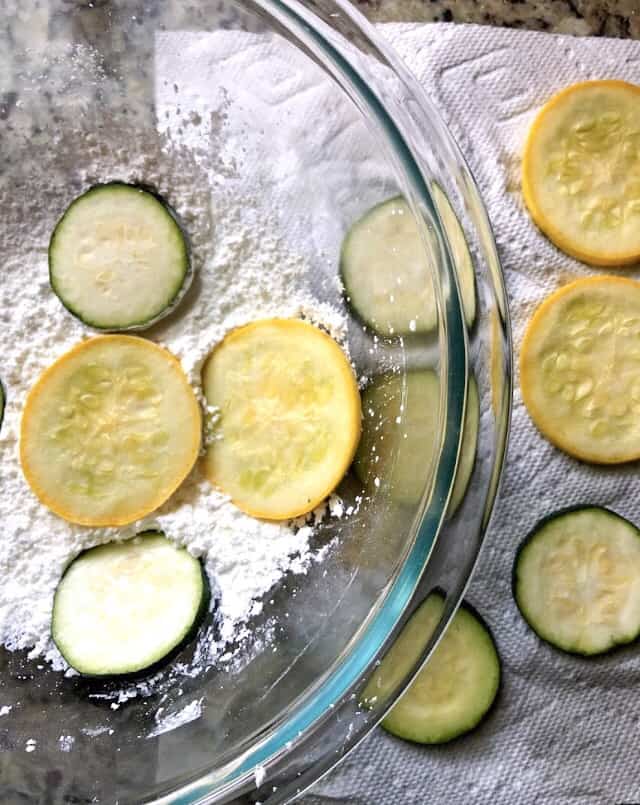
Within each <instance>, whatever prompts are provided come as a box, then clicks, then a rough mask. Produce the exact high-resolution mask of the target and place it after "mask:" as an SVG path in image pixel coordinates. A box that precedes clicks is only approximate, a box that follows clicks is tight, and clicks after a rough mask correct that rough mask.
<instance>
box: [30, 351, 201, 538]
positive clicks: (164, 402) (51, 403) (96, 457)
mask: <svg viewBox="0 0 640 805" xmlns="http://www.w3.org/2000/svg"><path fill="white" fill-rule="evenodd" d="M201 427H202V426H201V417H200V407H199V405H198V402H197V400H196V397H195V394H194V393H193V390H192V389H191V387H190V386H189V384H188V382H187V378H186V377H185V375H184V373H183V371H182V368H181V366H180V364H179V362H178V361H177V360H176V359H175V358H174V357H173V355H171V353H169V352H167V350H165V349H163V348H162V347H159V346H157V345H156V344H152V343H151V342H150V341H146V340H144V339H142V338H136V337H134V336H126V335H111V336H100V337H97V338H92V339H90V340H88V341H85V342H83V343H81V344H79V345H78V346H77V347H75V348H74V349H72V350H70V351H69V352H67V353H66V354H65V355H63V356H62V357H61V358H60V359H59V360H58V361H56V363H54V364H53V365H52V366H51V367H50V368H49V369H47V370H46V371H45V372H44V373H43V374H42V376H41V377H40V379H39V380H38V381H37V383H36V384H35V386H34V387H33V388H32V390H31V392H30V393H29V396H28V398H27V402H26V405H25V409H24V414H23V418H22V429H21V440H20V457H21V461H22V468H23V471H24V474H25V476H26V478H27V481H28V482H29V484H30V486H31V488H32V489H33V491H34V492H35V494H36V495H37V496H38V498H39V499H40V500H41V502H42V503H44V504H45V505H46V506H48V507H49V508H50V509H51V510H52V511H54V512H55V513H56V514H58V515H60V516H61V517H64V518H65V519H66V520H70V521H71V522H74V523H80V524H82V525H94V526H117V525H123V524H125V523H130V522H133V521H134V520H137V519H138V518H140V517H143V516H144V515H146V514H148V513H149V512H151V511H153V510H154V509H156V508H157V507H158V506H160V505H161V504H162V503H164V501H165V500H166V499H167V498H168V497H169V496H170V495H171V494H172V493H173V492H174V491H175V489H176V488H177V487H178V486H179V485H180V484H181V483H182V481H183V480H184V479H185V477H186V476H187V474H188V473H189V471H190V470H191V468H192V467H193V465H194V463H195V461H196V458H197V456H198V451H199V448H200V442H201Z"/></svg>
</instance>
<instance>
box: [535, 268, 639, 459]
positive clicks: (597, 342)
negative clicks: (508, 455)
mask: <svg viewBox="0 0 640 805" xmlns="http://www.w3.org/2000/svg"><path fill="white" fill-rule="evenodd" d="M639 336H640V283H638V282H635V281H634V280H630V279H625V278H621V277H606V276H605V277H590V278H587V279H581V280H577V281H576V282H572V283H570V284H569V285H566V286H565V287H564V288H561V289H560V290H559V291H556V292H555V293H553V294H551V296H549V297H548V298H547V299H546V300H545V301H544V302H543V303H542V304H541V305H540V307H539V308H538V310H537V311H536V312H535V314H534V316H533V318H532V319H531V322H530V323H529V326H528V328H527V331H526V333H525V337H524V340H523V344H522V350H521V353H520V383H521V386H522V397H523V400H524V403H525V405H526V406H527V409H528V411H529V414H530V415H531V418H532V419H533V421H534V423H535V424H536V425H537V427H538V428H539V429H540V431H542V433H543V434H544V435H545V436H546V437H547V439H549V441H551V442H553V443H554V444H555V445H557V446H558V447H560V448H561V449H562V450H565V451H566V452H567V453H570V454H571V455H573V456H575V457H576V458H579V459H582V460H583V461H592V462H595V463H601V464H615V463H619V462H623V461H631V460H634V459H637V458H640V351H638V337H639Z"/></svg>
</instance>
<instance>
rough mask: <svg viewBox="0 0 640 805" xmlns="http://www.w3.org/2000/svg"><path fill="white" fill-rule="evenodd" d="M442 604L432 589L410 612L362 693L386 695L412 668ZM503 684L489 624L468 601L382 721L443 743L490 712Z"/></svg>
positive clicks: (402, 732) (413, 736)
mask: <svg viewBox="0 0 640 805" xmlns="http://www.w3.org/2000/svg"><path fill="white" fill-rule="evenodd" d="M443 609H444V599H443V598H442V596H441V595H439V594H437V593H433V594H432V595H430V596H429V597H428V598H427V600H426V601H425V602H424V603H423V604H422V606H421V607H420V608H419V609H418V610H417V611H416V613H415V614H414V615H413V616H412V617H411V619H410V620H409V622H408V623H407V625H406V626H405V628H404V629H403V631H402V633H401V634H400V637H399V638H398V639H397V640H396V642H395V643H394V644H393V646H392V647H391V649H390V650H389V651H388V653H387V655H386V656H385V658H384V659H383V660H382V662H381V663H380V665H379V666H378V668H377V669H376V670H375V671H374V673H373V675H372V677H371V679H370V680H369V682H368V684H367V687H366V688H365V691H364V694H363V703H364V704H365V705H368V706H370V707H372V706H374V705H375V704H376V702H377V701H384V700H385V699H386V698H387V696H388V695H389V694H390V693H391V692H392V691H393V690H395V689H396V688H397V686H398V685H399V684H400V683H401V681H402V680H403V679H404V678H405V677H406V675H407V674H408V673H410V671H411V668H413V666H414V665H415V664H416V662H417V661H418V659H419V658H420V655H421V654H422V652H423V651H424V649H425V647H426V646H427V643H428V642H429V639H430V638H431V636H432V634H433V632H434V630H435V628H436V626H437V625H438V623H439V621H440V618H441V616H442V612H443ZM499 687H500V657H499V656H498V651H497V649H496V646H495V643H494V642H493V638H492V636H491V632H490V631H489V629H488V627H487V626H485V625H484V624H483V622H482V621H481V620H480V619H479V617H478V616H477V615H476V614H474V612H473V611H472V610H471V609H469V608H467V607H466V606H465V605H464V604H463V605H462V606H461V607H460V609H459V610H458V612H457V613H456V614H455V616H454V617H453V619H452V621H451V623H450V624H449V626H448V627H447V630H446V632H445V633H444V635H443V637H442V639H441V640H440V642H439V643H438V645H437V647H436V649H435V651H434V652H433V654H432V655H431V657H430V658H429V660H428V661H427V664H426V665H425V666H424V668H423V669H422V670H421V671H420V672H419V673H418V675H417V676H416V678H415V679H414V681H413V682H412V683H411V685H410V687H409V688H408V690H407V691H406V692H405V693H404V695H403V696H402V698H401V699H400V701H399V702H398V703H397V704H396V705H394V707H393V709H392V710H391V711H390V712H389V713H388V715H387V716H386V718H385V719H384V720H383V721H382V726H383V727H384V728H385V729H386V730H387V731H388V732H390V733H392V734H393V735H396V736H397V737H398V738H404V739H405V740H407V741H414V742H416V743H421V744H440V743H445V742H446V741H451V740H453V739H454V738H457V737H459V736H460V735H464V734H465V733H467V732H469V731H470V730H472V729H474V727H476V726H478V724H479V723H480V722H481V721H482V720H483V718H484V717H485V715H486V714H487V713H488V712H489V710H490V708H491V706H492V704H493V702H494V700H495V698H496V695H497V693H498V689H499Z"/></svg>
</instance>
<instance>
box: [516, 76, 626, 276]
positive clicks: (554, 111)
mask: <svg viewBox="0 0 640 805" xmlns="http://www.w3.org/2000/svg"><path fill="white" fill-rule="evenodd" d="M522 189H523V193H524V199H525V202H526V204H527V207H528V208H529V212H530V213H531V216H532V217H533V220H534V221H535V222H536V224H537V225H538V226H539V227H540V229H541V230H542V231H543V232H544V233H545V234H546V235H547V236H548V237H549V238H550V239H551V240H552V241H553V242H554V243H555V244H556V246H558V248H560V249H562V250H563V251H564V252H566V253H567V254H570V255H572V256H573V257H576V258H577V259H578V260H583V261H584V262H586V263H591V264H593V265H601V266H613V265H623V264H629V263H635V262H637V261H638V260H639V259H640V87H638V86H635V85H634V84H627V83H625V82H624V81H585V82H583V83H580V84H574V85H573V86H571V87H568V88H567V89H565V90H563V91H562V92H560V93H558V94H557V95H555V96H554V97H553V98H552V99H551V100H550V101H549V102H548V103H547V104H546V106H544V107H543V109H542V111H541V112H540V113H539V114H538V117H537V118H536V120H535V121H534V123H533V126H532V127H531V131H530V133H529V137H528V140H527V143H526V147H525V152H524V159H523V167H522Z"/></svg>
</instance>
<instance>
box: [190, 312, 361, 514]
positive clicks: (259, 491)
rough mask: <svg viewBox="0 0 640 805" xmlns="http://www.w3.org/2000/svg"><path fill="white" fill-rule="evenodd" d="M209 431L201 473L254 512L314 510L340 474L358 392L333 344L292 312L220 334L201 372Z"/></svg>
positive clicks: (352, 437)
mask: <svg viewBox="0 0 640 805" xmlns="http://www.w3.org/2000/svg"><path fill="white" fill-rule="evenodd" d="M202 379H203V387H204V393H205V396H206V398H207V402H208V403H209V405H212V406H215V407H217V408H219V409H220V420H219V432H218V433H217V434H216V436H217V438H215V439H214V440H213V442H212V444H211V445H210V446H209V449H208V451H207V455H206V457H205V472H206V474H207V476H208V478H209V480H210V481H211V482H212V483H213V484H214V485H215V486H218V487H219V488H220V489H221V490H222V491H224V492H226V493H227V494H228V495H230V497H231V499H232V500H233V502H234V503H235V504H236V506H238V508H240V509H242V510H243V511H245V512H247V513H248V514H251V515H253V516H255V517H263V518H266V519H270V520H285V519H288V518H290V517H297V516H298V515H301V514H305V513H307V512H309V511H311V510H312V509H313V508H315V507H316V506H317V505H318V504H319V503H320V502H321V501H322V500H324V498H325V497H326V496H327V495H329V494H330V493H331V492H332V491H333V489H334V488H335V487H336V486H337V484H338V483H339V481H340V480H341V479H342V477H343V475H344V474H345V472H346V471H347V469H348V467H349V465H350V464H351V460H352V459H353V455H354V453H355V450H356V447H357V446H358V440H359V438H360V419H361V414H360V395H359V393H358V386H357V383H356V379H355V377H354V374H353V371H352V369H351V366H350V364H349V361H348V360H347V358H346V356H345V354H344V352H343V351H342V350H341V349H340V347H339V346H338V345H337V344H336V342H335V341H334V340H333V339H332V338H330V337H329V336H328V335H325V334H324V333H323V332H322V331H321V330H319V329H318V328H317V327H314V326H313V325H311V324H307V323H305V322H302V321H299V320H296V319H267V320H263V321H256V322H253V323H251V324H247V325H246V326H244V327H239V328H238V329H236V330H233V331H232V332H231V333H229V334H228V335H227V336H226V338H225V339H224V340H223V341H222V342H221V343H220V344H219V345H218V346H217V347H216V348H215V349H214V350H213V352H212V353H211V355H210V356H209V358H208V360H207V362H206V364H205V366H204V370H203V378H202Z"/></svg>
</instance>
